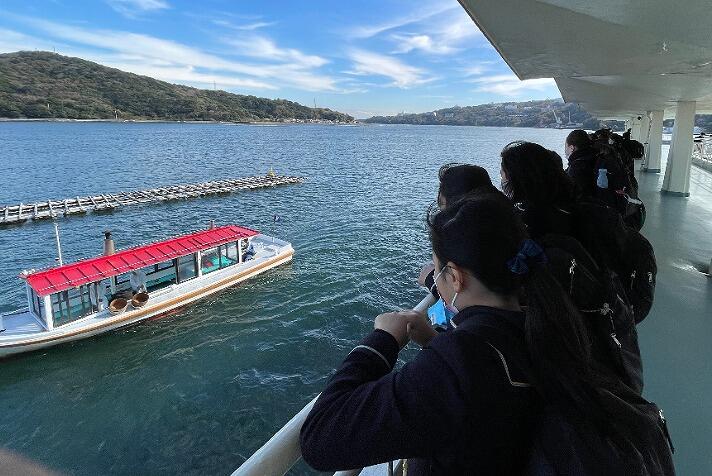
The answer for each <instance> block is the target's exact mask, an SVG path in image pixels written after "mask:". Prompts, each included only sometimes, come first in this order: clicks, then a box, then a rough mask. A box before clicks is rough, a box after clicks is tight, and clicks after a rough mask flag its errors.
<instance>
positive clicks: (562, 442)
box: [469, 325, 675, 476]
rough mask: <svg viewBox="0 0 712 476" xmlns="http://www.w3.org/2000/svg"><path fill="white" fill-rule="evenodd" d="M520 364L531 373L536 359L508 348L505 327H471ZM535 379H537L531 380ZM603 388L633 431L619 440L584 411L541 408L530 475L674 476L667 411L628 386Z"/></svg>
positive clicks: (622, 423)
mask: <svg viewBox="0 0 712 476" xmlns="http://www.w3.org/2000/svg"><path fill="white" fill-rule="evenodd" d="M469 332H472V333H474V334H476V335H478V336H479V337H481V338H482V339H483V340H484V341H485V342H487V343H489V344H490V345H491V346H493V347H494V348H496V349H497V350H498V351H499V352H500V353H501V354H503V355H504V357H505V359H506V360H507V361H510V362H512V363H514V364H515V365H516V366H517V367H518V368H520V369H522V370H524V371H525V373H527V372H531V363H530V362H529V361H528V359H527V358H526V356H524V355H522V353H518V352H507V351H506V349H509V348H511V346H508V345H507V340H506V339H507V336H505V335H503V334H502V331H501V330H500V329H497V328H494V327H490V326H482V325H480V326H476V327H474V328H472V329H470V330H469ZM530 380H531V381H535V379H530ZM606 387H607V388H609V389H611V390H606V389H603V388H599V390H598V391H599V398H600V401H601V403H602V405H603V406H604V407H605V408H606V410H607V411H608V412H609V413H610V414H611V415H615V423H616V424H617V425H618V426H619V427H622V428H625V429H626V430H628V431H629V432H630V436H629V437H625V438H623V439H621V438H617V439H616V440H615V441H614V439H613V438H611V437H610V436H608V435H606V434H604V433H603V432H602V431H600V430H599V429H596V428H593V427H592V426H591V425H590V424H589V423H587V422H586V421H585V418H582V417H581V416H580V415H576V414H574V413H573V412H570V411H566V410H565V409H564V408H562V407H560V406H557V405H552V404H549V405H544V404H542V405H541V407H540V408H538V409H536V410H535V414H536V415H537V416H536V418H535V419H534V427H533V437H532V446H531V449H530V452H529V458H528V461H527V465H526V471H525V472H524V474H526V475H529V476H569V475H576V476H599V475H606V476H609V475H612V476H673V475H674V474H675V468H674V465H673V461H672V453H673V452H674V448H673V446H672V441H671V439H670V434H669V432H668V428H667V422H666V421H665V418H664V416H663V412H662V410H661V409H660V408H659V407H658V406H657V405H655V404H654V403H652V402H649V401H647V400H646V399H644V398H643V397H641V396H640V395H639V394H638V393H636V392H635V391H633V390H631V389H630V388H628V387H626V386H625V385H620V384H616V383H614V382H608V385H606Z"/></svg>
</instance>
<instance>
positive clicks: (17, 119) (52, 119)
mask: <svg viewBox="0 0 712 476" xmlns="http://www.w3.org/2000/svg"><path fill="white" fill-rule="evenodd" d="M0 122H111V123H116V124H130V123H148V124H155V123H166V124H235V125H258V126H294V125H303V124H313V125H334V126H343V125H346V126H351V125H355V124H362V123H361V122H360V121H354V122H333V121H320V120H312V121H310V122H289V121H285V122H282V121H249V122H247V121H245V122H242V121H241V122H235V121H173V120H170V119H123V120H121V119H120V120H118V121H117V120H116V119H66V118H58V117H38V118H31V117H24V118H22V117H0Z"/></svg>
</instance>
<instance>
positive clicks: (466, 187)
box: [438, 163, 497, 203]
mask: <svg viewBox="0 0 712 476" xmlns="http://www.w3.org/2000/svg"><path fill="white" fill-rule="evenodd" d="M438 178H439V179H440V188H439V189H438V197H442V198H443V199H445V201H446V202H447V203H453V202H455V201H457V200H458V199H460V198H461V197H463V196H465V195H467V194H470V193H479V192H486V193H490V192H496V191H497V189H496V188H495V186H494V185H492V180H491V179H490V176H489V174H488V173H487V170H485V169H484V168H482V167H480V166H478V165H470V164H457V163H450V164H445V165H443V166H442V167H440V171H439V172H438Z"/></svg>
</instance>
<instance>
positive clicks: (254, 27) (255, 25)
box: [213, 20, 277, 31]
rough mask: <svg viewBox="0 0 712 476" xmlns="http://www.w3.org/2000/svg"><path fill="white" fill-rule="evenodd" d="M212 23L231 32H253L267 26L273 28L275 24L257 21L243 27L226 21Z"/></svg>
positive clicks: (274, 22)
mask: <svg viewBox="0 0 712 476" xmlns="http://www.w3.org/2000/svg"><path fill="white" fill-rule="evenodd" d="M213 23H214V24H216V25H218V26H224V27H226V28H230V29H232V30H237V31H254V30H259V29H260V28H267V27H268V26H273V25H276V24H277V22H276V21H257V22H254V23H246V24H244V25H235V24H234V23H231V22H229V21H227V20H213Z"/></svg>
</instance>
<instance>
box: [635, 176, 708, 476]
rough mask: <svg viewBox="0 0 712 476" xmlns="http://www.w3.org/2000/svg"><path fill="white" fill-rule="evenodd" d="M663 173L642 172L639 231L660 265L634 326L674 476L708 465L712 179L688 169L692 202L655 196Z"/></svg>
mask: <svg viewBox="0 0 712 476" xmlns="http://www.w3.org/2000/svg"><path fill="white" fill-rule="evenodd" d="M663 176H664V170H663V172H662V173H660V174H648V173H641V174H640V176H639V183H640V196H641V198H642V199H643V201H644V202H645V205H646V208H647V212H648V213H647V220H646V223H645V226H644V228H643V230H642V232H643V234H644V235H645V236H646V237H647V238H648V239H649V240H650V241H651V243H652V244H653V246H654V248H655V254H656V258H657V263H658V277H657V286H656V290H655V301H654V304H653V308H652V310H651V313H650V314H649V315H648V317H647V319H646V320H645V321H643V322H642V323H641V324H640V326H639V338H640V348H641V352H642V354H643V363H644V377H645V390H644V395H645V396H646V397H647V398H648V399H649V400H652V401H654V402H656V403H658V405H660V407H662V408H663V410H664V411H665V416H666V418H667V420H668V425H669V427H670V432H671V435H672V439H673V443H674V444H675V449H676V454H675V465H676V469H677V474H706V473H707V472H708V471H709V469H710V468H712V452H710V448H712V278H709V277H708V276H707V275H705V274H703V273H702V272H700V271H699V270H698V269H699V268H702V267H703V266H709V264H710V259H711V258H712V174H711V173H709V172H707V171H705V170H702V169H700V168H698V167H694V166H693V167H692V172H691V178H690V197H689V198H681V197H674V196H670V195H666V194H662V193H661V192H660V186H661V185H662V180H663Z"/></svg>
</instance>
